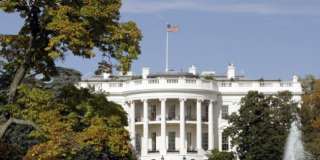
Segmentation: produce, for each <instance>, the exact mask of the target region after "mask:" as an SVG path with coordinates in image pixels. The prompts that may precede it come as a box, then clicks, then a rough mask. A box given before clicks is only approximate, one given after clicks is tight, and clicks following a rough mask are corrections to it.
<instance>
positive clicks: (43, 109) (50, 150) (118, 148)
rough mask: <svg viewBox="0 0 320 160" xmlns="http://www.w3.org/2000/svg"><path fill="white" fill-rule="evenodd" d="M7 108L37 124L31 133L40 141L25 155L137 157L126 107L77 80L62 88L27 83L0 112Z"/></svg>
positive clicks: (33, 156)
mask: <svg viewBox="0 0 320 160" xmlns="http://www.w3.org/2000/svg"><path fill="white" fill-rule="evenodd" d="M8 111H10V112H11V115H12V116H13V117H17V118H19V119H24V120H28V121H31V122H34V124H35V125H36V129H35V130H33V131H32V132H31V133H30V134H28V136H29V137H30V138H33V139H36V140H38V143H36V144H34V145H32V146H31V147H29V148H28V149H27V151H26V152H21V153H20V156H22V157H23V158H24V159H26V160H28V159H30V160H31V159H106V160H107V159H124V160H125V159H128V160H129V159H135V156H134V154H133V150H132V147H131V145H130V142H129V140H130V137H129V134H128V132H127V130H126V129H125V128H124V127H125V126H126V125H127V116H126V113H125V111H124V110H123V109H122V107H121V106H120V105H117V104H115V103H113V102H109V101H108V100H107V99H106V95H104V94H101V93H99V94H96V93H92V92H91V91H90V90H89V89H84V88H81V89H78V88H76V87H74V86H73V85H69V86H64V87H62V88H59V89H58V90H57V91H53V90H52V89H50V90H48V89H40V88H36V87H33V88H31V87H29V86H27V85H22V86H21V87H20V89H19V92H18V96H17V101H16V103H14V104H9V105H6V106H5V107H3V108H2V109H1V111H0V112H8ZM16 134H17V135H20V134H19V133H16ZM2 138H5V137H2ZM21 141H22V142H21ZM24 141H25V139H19V140H17V141H15V143H16V144H20V143H25V142H24ZM18 142H19V143H18ZM15 143H13V144H12V143H10V145H15ZM0 149H1V147H0Z"/></svg>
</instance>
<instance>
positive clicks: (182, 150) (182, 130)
mask: <svg viewBox="0 0 320 160" xmlns="http://www.w3.org/2000/svg"><path fill="white" fill-rule="evenodd" d="M185 101H186V100H185V99H183V98H181V99H180V154H186V148H185V147H186V146H185V135H186V133H185V131H186V124H185V105H184V104H185Z"/></svg>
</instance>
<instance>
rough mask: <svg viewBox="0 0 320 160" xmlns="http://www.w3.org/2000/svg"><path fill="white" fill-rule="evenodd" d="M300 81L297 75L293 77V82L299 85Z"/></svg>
mask: <svg viewBox="0 0 320 160" xmlns="http://www.w3.org/2000/svg"><path fill="white" fill-rule="evenodd" d="M298 81H299V77H298V76H297V75H294V76H293V77H292V82H293V83H297V82H298Z"/></svg>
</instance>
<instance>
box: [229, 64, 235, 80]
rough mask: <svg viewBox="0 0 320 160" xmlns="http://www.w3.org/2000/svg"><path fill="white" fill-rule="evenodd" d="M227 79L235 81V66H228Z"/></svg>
mask: <svg viewBox="0 0 320 160" xmlns="http://www.w3.org/2000/svg"><path fill="white" fill-rule="evenodd" d="M227 77H228V79H234V78H235V77H236V67H235V66H234V64H229V65H228V71H227Z"/></svg>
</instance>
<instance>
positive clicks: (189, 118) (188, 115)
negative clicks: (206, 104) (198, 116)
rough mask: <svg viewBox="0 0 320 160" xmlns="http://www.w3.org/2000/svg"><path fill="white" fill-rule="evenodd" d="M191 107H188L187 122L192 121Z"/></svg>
mask: <svg viewBox="0 0 320 160" xmlns="http://www.w3.org/2000/svg"><path fill="white" fill-rule="evenodd" d="M191 107H192V106H191V105H188V106H187V116H186V119H187V120H192V119H191Z"/></svg>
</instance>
